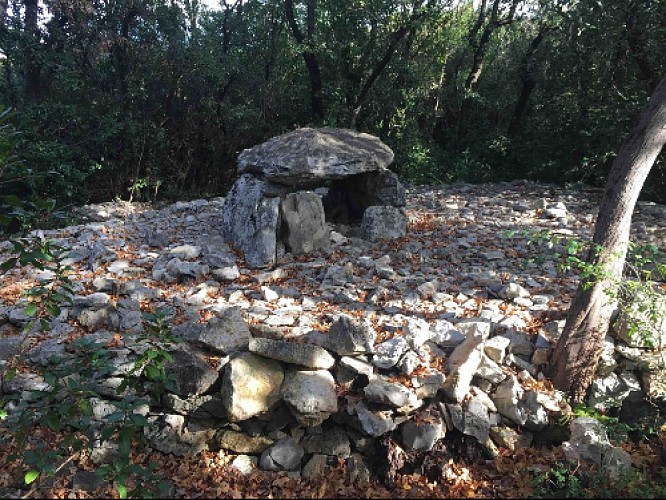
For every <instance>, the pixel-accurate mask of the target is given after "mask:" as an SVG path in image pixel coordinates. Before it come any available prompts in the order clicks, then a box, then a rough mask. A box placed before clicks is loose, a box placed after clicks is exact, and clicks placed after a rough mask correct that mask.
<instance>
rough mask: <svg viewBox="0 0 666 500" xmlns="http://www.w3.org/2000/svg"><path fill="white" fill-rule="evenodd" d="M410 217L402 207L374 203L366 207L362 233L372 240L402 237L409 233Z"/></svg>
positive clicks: (364, 236)
mask: <svg viewBox="0 0 666 500" xmlns="http://www.w3.org/2000/svg"><path fill="white" fill-rule="evenodd" d="M408 225H409V218H408V217H407V214H406V213H405V211H404V210H403V209H401V208H396V207H389V206H380V205H373V206H370V207H368V208H366V210H365V212H364V213H363V220H362V221H361V228H360V233H361V235H362V236H363V238H365V239H367V240H370V241H379V240H385V239H396V238H401V237H403V236H404V235H405V234H407V226H408Z"/></svg>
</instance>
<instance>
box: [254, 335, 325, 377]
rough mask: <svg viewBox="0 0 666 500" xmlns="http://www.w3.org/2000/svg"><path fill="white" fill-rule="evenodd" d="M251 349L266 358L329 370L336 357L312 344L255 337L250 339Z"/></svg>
mask: <svg viewBox="0 0 666 500" xmlns="http://www.w3.org/2000/svg"><path fill="white" fill-rule="evenodd" d="M249 350H250V352H253V353H255V354H259V355H260V356H264V357H266V358H271V359H276V360H278V361H283V362H285V363H290V364H294V365H302V366H306V367H308V368H320V369H324V370H327V369H329V368H332V367H333V365H334V364H335V358H333V356H331V355H330V354H329V352H328V351H327V350H326V349H324V348H322V347H319V346H315V345H310V344H297V343H295V342H287V341H284V340H271V339H263V338H254V339H252V340H250V344H249Z"/></svg>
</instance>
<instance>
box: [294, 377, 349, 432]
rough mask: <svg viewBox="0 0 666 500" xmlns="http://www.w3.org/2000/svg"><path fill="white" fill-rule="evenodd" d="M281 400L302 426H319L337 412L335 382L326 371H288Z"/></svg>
mask: <svg viewBox="0 0 666 500" xmlns="http://www.w3.org/2000/svg"><path fill="white" fill-rule="evenodd" d="M282 398H283V399H284V401H285V402H286V403H287V405H288V406H289V408H290V409H291V410H292V411H293V413H294V417H296V420H298V422H299V423H300V424H302V425H306V426H310V427H312V426H315V425H320V424H321V423H322V422H323V421H324V420H326V419H327V418H328V417H329V416H330V414H331V413H334V412H336V411H337V410H338V399H337V395H336V394H335V380H333V375H331V373H330V372H329V371H328V370H316V371H299V370H289V371H288V372H287V374H286V377H285V379H284V384H283V386H282Z"/></svg>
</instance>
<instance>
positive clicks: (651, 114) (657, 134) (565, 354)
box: [551, 78, 666, 402]
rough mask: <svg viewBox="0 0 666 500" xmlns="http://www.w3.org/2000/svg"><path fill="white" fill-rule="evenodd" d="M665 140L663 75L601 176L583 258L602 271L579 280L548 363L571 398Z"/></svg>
mask: <svg viewBox="0 0 666 500" xmlns="http://www.w3.org/2000/svg"><path fill="white" fill-rule="evenodd" d="M665 143H666V78H663V79H662V80H661V82H660V83H659V85H658V86H657V88H656V89H655V91H654V93H653V94H652V97H651V98H650V101H649V102H648V105H647V107H646V108H645V109H644V110H643V112H642V113H641V115H640V116H639V118H638V123H637V124H636V126H635V127H634V129H633V130H632V132H631V134H630V135H629V138H628V139H627V140H626V142H625V143H624V144H623V145H622V147H621V148H620V151H619V152H618V155H617V158H616V159H615V161H614V162H613V166H612V167H611V171H610V173H609V175H608V179H607V181H606V188H605V192H604V197H603V200H602V202H601V206H600V207H599V215H598V218H597V223H596V226H595V230H594V238H593V246H597V245H598V248H600V251H598V252H595V251H593V250H591V251H590V254H589V255H588V258H587V262H588V263H590V264H591V265H594V266H595V267H596V266H599V267H600V268H601V269H602V270H603V273H600V274H601V275H603V277H599V278H598V279H596V280H595V279H594V278H592V279H589V280H582V281H581V283H580V284H579V286H578V290H577V292H576V296H575V297H574V300H573V302H572V304H571V307H570V308H569V313H568V315H567V321H566V325H565V327H564V332H563V333H562V336H561V338H560V339H559V341H558V343H557V346H556V348H555V352H554V353H553V359H552V363H551V376H552V377H553V383H554V385H555V387H556V388H557V389H560V390H562V391H564V392H566V393H567V394H568V395H569V396H570V397H571V398H572V399H573V401H575V402H580V401H582V400H583V399H584V398H585V394H586V392H587V388H588V387H589V385H590V383H591V382H592V380H593V378H594V375H595V372H596V369H597V365H598V363H599V356H600V354H601V349H602V346H603V340H604V337H605V336H606V333H607V332H608V327H609V323H610V317H611V314H612V312H613V303H612V301H611V300H610V298H609V296H608V294H607V293H606V291H607V290H608V288H609V287H610V286H612V285H613V283H616V282H617V281H618V280H619V279H621V277H622V269H623V267H624V262H625V258H626V253H627V247H628V244H629V230H630V226H631V215H632V212H633V210H634V206H635V205H636V201H637V200H638V195H639V194H640V191H641V188H642V187H643V183H644V182H645V179H646V177H647V175H648V173H649V172H650V169H651V168H652V165H653V164H654V162H655V160H656V158H657V156H658V155H659V152H660V151H661V149H662V147H663V145H664V144H665Z"/></svg>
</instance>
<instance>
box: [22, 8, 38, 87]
mask: <svg viewBox="0 0 666 500" xmlns="http://www.w3.org/2000/svg"><path fill="white" fill-rule="evenodd" d="M23 5H24V7H25V13H24V18H23V19H24V30H25V42H24V43H25V46H24V52H23V57H24V61H25V73H24V75H25V94H26V97H27V98H28V99H35V98H37V97H39V95H40V93H41V86H40V84H41V69H42V68H41V64H40V62H39V60H40V54H39V53H38V48H39V27H38V25H37V19H38V13H39V8H38V4H37V0H24V3H23Z"/></svg>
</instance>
